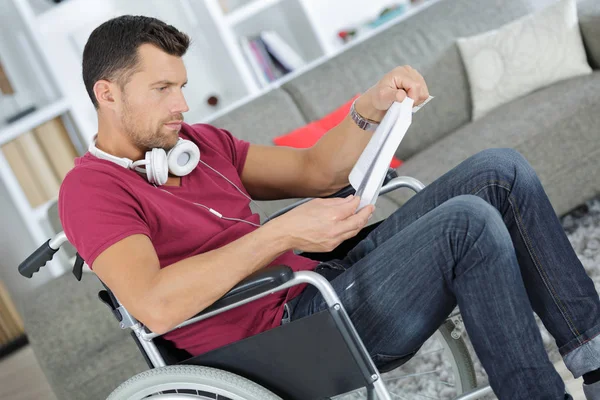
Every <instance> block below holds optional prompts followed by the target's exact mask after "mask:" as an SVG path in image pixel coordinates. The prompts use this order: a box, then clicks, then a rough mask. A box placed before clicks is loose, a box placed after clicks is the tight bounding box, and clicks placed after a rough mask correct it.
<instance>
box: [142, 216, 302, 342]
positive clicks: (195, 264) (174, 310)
mask: <svg viewBox="0 0 600 400" xmlns="http://www.w3.org/2000/svg"><path fill="white" fill-rule="evenodd" d="M290 248H291V243H290V240H289V239H287V238H286V237H285V235H283V234H282V233H281V231H280V230H279V229H278V227H277V226H275V224H270V223H269V224H265V225H263V226H261V227H260V228H259V229H257V230H255V231H253V232H251V233H249V234H247V235H244V236H242V237H241V238H239V239H237V240H235V241H233V242H231V243H229V244H227V245H225V246H223V247H220V248H218V249H215V250H212V251H209V252H206V253H203V254H198V255H196V256H193V257H189V258H186V259H184V260H181V261H179V262H176V263H174V264H172V265H169V266H167V267H166V268H163V269H161V270H160V272H159V273H158V274H157V275H156V278H155V279H154V280H153V282H152V285H151V287H152V289H151V290H150V291H149V292H151V293H149V296H152V297H153V298H154V299H155V301H156V302H153V304H157V306H156V308H157V310H155V315H154V317H153V318H152V319H153V322H154V323H153V326H149V328H150V329H152V330H153V331H154V332H156V333H164V332H166V331H169V330H171V329H173V328H174V327H175V326H177V325H178V324H180V323H182V322H184V321H185V320H187V319H189V318H191V317H193V316H194V315H196V314H197V313H198V312H200V311H201V310H203V309H205V308H206V307H208V306H209V305H211V304H212V303H214V302H215V301H216V300H218V299H219V298H221V297H222V296H223V295H225V294H226V293H227V292H228V291H229V290H231V288H233V287H234V286H235V285H236V284H237V283H239V282H240V281H241V280H243V279H244V278H246V277H247V276H248V275H250V274H252V273H253V272H255V271H257V270H259V269H261V268H263V267H264V266H266V265H268V264H269V263H270V262H272V261H273V260H274V259H275V258H277V257H278V256H279V255H281V254H282V253H284V252H285V251H287V250H289V249H290Z"/></svg>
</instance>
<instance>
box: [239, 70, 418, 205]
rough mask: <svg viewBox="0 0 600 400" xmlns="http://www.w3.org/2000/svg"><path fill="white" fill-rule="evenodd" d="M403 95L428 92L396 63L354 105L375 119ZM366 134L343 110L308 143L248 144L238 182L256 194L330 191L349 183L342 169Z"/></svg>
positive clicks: (314, 194)
mask: <svg viewBox="0 0 600 400" xmlns="http://www.w3.org/2000/svg"><path fill="white" fill-rule="evenodd" d="M407 95H408V96H410V97H411V98H412V99H414V100H415V105H419V104H421V103H422V102H423V101H425V100H426V99H427V98H428V97H429V91H428V89H427V85H426V84H425V81H424V79H423V77H422V76H421V75H420V74H419V73H418V72H417V71H415V70H414V69H413V68H411V67H409V66H404V67H398V68H395V69H394V70H392V71H391V72H389V73H388V74H386V75H385V76H384V77H383V79H381V80H380V81H379V82H378V83H377V84H376V85H375V86H373V87H371V88H370V89H369V90H367V91H366V92H365V93H364V94H363V95H361V96H360V97H359V98H358V100H357V101H356V111H357V112H358V113H359V114H360V115H361V116H363V117H364V118H367V119H370V120H373V121H381V120H382V119H383V116H384V115H385V112H386V110H387V109H388V108H389V107H390V106H391V105H392V103H393V102H394V101H402V100H404V98H405V97H406V96H407ZM372 135H373V133H372V132H368V131H364V130H362V129H360V128H359V127H358V126H357V125H356V124H355V123H354V121H352V119H351V118H350V116H349V115H348V116H346V118H344V120H343V121H342V122H341V123H340V124H338V125H337V126H336V127H334V128H332V129H331V130H330V131H328V132H327V133H326V134H325V135H323V137H321V139H320V140H319V141H318V142H317V143H316V144H315V145H314V146H312V147H310V148H308V149H295V148H290V147H277V146H262V145H251V146H250V149H249V151H248V155H247V158H246V163H245V165H244V170H243V172H242V182H243V183H244V186H245V187H246V189H247V190H248V191H249V193H250V195H251V196H252V197H253V198H255V199H257V200H273V199H282V198H290V197H323V196H326V195H329V194H332V193H335V192H336V191H338V190H339V189H341V188H343V187H345V186H347V185H348V184H349V182H348V175H349V174H350V171H351V170H352V167H354V164H355V163H356V161H357V160H358V157H360V154H361V153H362V151H363V150H364V148H365V147H366V146H367V144H368V143H369V140H370V139H371V136H372Z"/></svg>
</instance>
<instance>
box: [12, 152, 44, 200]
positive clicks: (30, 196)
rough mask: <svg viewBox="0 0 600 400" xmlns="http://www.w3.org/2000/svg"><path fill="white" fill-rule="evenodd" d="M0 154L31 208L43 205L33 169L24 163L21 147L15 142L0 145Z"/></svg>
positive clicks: (42, 198)
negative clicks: (0, 148) (0, 149)
mask: <svg viewBox="0 0 600 400" xmlns="http://www.w3.org/2000/svg"><path fill="white" fill-rule="evenodd" d="M2 153H3V154H4V158H5V159H6V161H7V162H8V165H9V166H10V168H11V169H12V171H13V174H14V175H15V178H16V179H17V182H18V183H19V186H21V189H22V190H23V193H24V194H25V197H27V200H28V201H29V205H30V206H31V207H34V208H35V207H38V206H41V205H42V204H44V203H45V201H46V199H45V196H44V193H43V192H42V190H41V188H40V185H39V183H38V180H37V176H36V173H35V171H34V170H33V167H32V166H31V165H29V164H27V162H26V161H25V160H26V158H25V156H24V155H23V152H22V150H21V146H19V144H18V143H17V141H16V140H12V141H10V142H8V143H5V144H4V145H2Z"/></svg>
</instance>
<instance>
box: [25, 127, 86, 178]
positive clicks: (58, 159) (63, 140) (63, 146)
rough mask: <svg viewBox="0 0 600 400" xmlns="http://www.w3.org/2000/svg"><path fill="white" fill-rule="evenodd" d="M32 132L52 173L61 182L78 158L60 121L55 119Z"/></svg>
mask: <svg viewBox="0 0 600 400" xmlns="http://www.w3.org/2000/svg"><path fill="white" fill-rule="evenodd" d="M33 130H34V132H35V135H36V137H37V140H38V141H39V142H40V144H41V145H42V148H43V149H44V152H45V154H46V157H47V158H48V160H49V161H50V164H51V165H52V168H53V170H54V173H55V174H56V176H58V179H59V180H60V182H62V180H63V179H65V175H67V172H69V171H70V170H71V169H72V168H73V167H74V166H75V158H76V157H77V156H78V154H77V150H75V146H73V142H71V139H70V138H69V133H68V132H67V129H66V128H65V125H64V124H63V122H62V119H61V118H60V117H56V118H54V119H51V120H50V121H47V122H45V123H43V124H41V125H39V126H37V127H36V128H34V129H33Z"/></svg>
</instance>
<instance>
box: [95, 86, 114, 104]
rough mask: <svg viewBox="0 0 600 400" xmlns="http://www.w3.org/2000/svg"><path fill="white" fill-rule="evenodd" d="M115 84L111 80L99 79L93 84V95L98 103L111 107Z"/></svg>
mask: <svg viewBox="0 0 600 400" xmlns="http://www.w3.org/2000/svg"><path fill="white" fill-rule="evenodd" d="M114 90H115V86H114V84H113V83H112V82H109V81H107V80H104V79H101V80H99V81H97V82H96V83H95V84H94V95H95V96H96V101H98V105H103V106H104V107H108V108H113V107H114V106H115V93H114Z"/></svg>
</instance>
